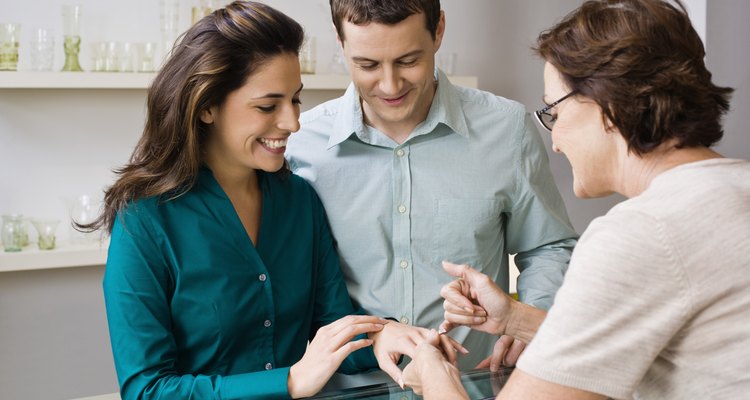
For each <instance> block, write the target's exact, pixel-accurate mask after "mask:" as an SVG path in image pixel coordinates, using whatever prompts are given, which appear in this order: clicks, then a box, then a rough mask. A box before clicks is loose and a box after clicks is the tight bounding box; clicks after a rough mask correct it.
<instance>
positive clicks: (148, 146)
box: [76, 1, 304, 233]
mask: <svg viewBox="0 0 750 400" xmlns="http://www.w3.org/2000/svg"><path fill="white" fill-rule="evenodd" d="M303 38H304V32H303V29H302V27H301V26H300V25H299V24H298V23H297V22H295V21H294V20H293V19H291V18H289V17H288V16H286V15H285V14H283V13H281V12H279V11H278V10H275V9H273V8H271V7H269V6H267V5H264V4H261V3H257V2H253V1H235V2H233V3H232V4H230V5H228V6H227V7H226V8H223V9H218V10H216V11H214V12H213V13H212V14H211V15H208V16H206V17H205V18H203V19H201V20H200V21H198V22H197V23H196V24H195V25H193V26H192V27H191V28H190V29H188V30H187V31H186V32H185V33H184V34H183V35H182V36H181V38H180V39H178V41H177V42H176V44H175V45H174V47H173V49H172V52H171V55H170V56H169V58H168V60H167V61H166V62H165V64H164V66H163V67H162V68H161V70H160V71H159V73H158V74H157V75H156V78H155V79H154V82H153V83H152V84H151V87H150V88H149V90H148V95H147V100H146V103H147V109H146V124H145V127H144V129H143V135H142V136H141V138H140V140H139V141H138V144H137V145H136V147H135V149H134V151H133V154H132V155H131V157H130V160H129V162H128V163H127V164H126V165H125V166H123V167H121V168H119V169H116V170H115V171H114V172H115V173H116V174H117V175H118V179H117V180H116V182H115V183H114V184H113V185H112V186H111V187H109V188H108V189H107V190H105V192H104V209H103V211H102V214H101V215H100V216H99V217H98V218H97V219H96V220H95V221H94V222H92V223H90V224H84V225H77V226H76V227H77V228H78V229H80V230H83V231H95V230H98V229H102V228H106V230H107V232H108V233H111V232H112V226H113V224H114V221H115V218H116V217H117V213H118V212H120V211H121V210H123V209H124V208H125V207H127V205H128V203H129V202H131V201H134V200H138V199H142V198H148V197H154V196H161V197H162V198H164V200H165V201H169V200H171V199H174V198H177V197H179V196H181V195H182V194H184V193H186V192H187V191H189V190H190V189H191V188H192V187H193V185H194V184H195V181H196V177H197V174H198V171H199V169H200V166H201V163H202V160H203V154H202V147H203V144H204V143H205V140H206V135H208V134H209V129H208V125H206V124H205V123H203V122H202V121H201V120H200V118H199V116H200V113H201V111H203V110H206V109H208V108H210V107H212V106H216V105H221V104H222V103H223V102H224V101H225V100H226V97H227V95H228V94H229V93H231V92H232V91H234V90H236V89H238V88H240V87H241V86H242V85H243V84H244V83H245V81H246V80H247V78H248V77H249V76H250V75H251V74H252V73H253V72H254V71H255V70H257V68H258V67H260V66H261V65H263V63H264V62H266V61H268V60H269V59H270V58H271V57H273V56H276V55H279V54H283V53H292V54H299V48H300V46H301V44H302V40H303ZM282 170H283V171H282V172H281V173H284V172H288V167H287V166H285V167H284V168H282Z"/></svg>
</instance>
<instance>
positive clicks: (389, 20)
mask: <svg viewBox="0 0 750 400" xmlns="http://www.w3.org/2000/svg"><path fill="white" fill-rule="evenodd" d="M378 5H379V7H377V9H376V8H375V7H373V4H372V1H368V0H358V1H347V2H342V1H340V0H332V1H331V6H332V14H333V16H334V24H335V25H336V28H337V32H338V36H339V40H340V42H341V45H342V46H343V50H344V55H345V57H346V59H347V62H348V65H349V69H350V71H351V74H352V80H353V84H352V85H350V86H349V88H348V89H347V91H346V93H345V94H344V96H342V97H340V98H338V99H334V100H332V101H329V102H327V103H324V104H322V105H320V106H318V107H316V108H314V109H312V110H310V111H308V112H306V113H304V114H303V115H302V117H301V130H300V131H299V132H298V133H296V134H294V135H292V136H291V138H290V140H289V144H288V147H287V152H286V154H287V157H288V158H289V161H290V164H291V167H292V169H293V170H294V172H295V173H297V174H299V175H301V176H303V177H304V178H306V179H307V180H308V181H309V182H310V183H312V185H313V186H314V188H315V189H316V191H317V192H318V194H319V195H320V197H321V199H322V201H323V203H324V206H325V208H326V210H327V213H328V218H329V220H330V223H331V227H332V230H333V235H334V237H335V239H336V241H337V242H338V250H339V254H340V256H341V260H342V268H343V270H344V275H345V278H346V282H347V286H348V289H349V293H350V294H351V296H352V297H353V298H354V300H355V301H356V302H357V303H359V305H361V306H362V307H363V308H364V309H365V310H366V311H367V312H368V313H370V314H374V315H385V316H394V317H396V318H398V319H400V320H401V322H403V323H409V324H414V325H418V326H424V327H431V328H437V327H438V325H439V324H440V323H441V322H442V321H443V306H442V304H443V300H442V298H441V297H440V288H441V287H442V286H443V285H444V284H446V283H447V282H449V281H450V280H451V277H450V276H449V275H447V274H446V273H445V272H444V271H443V270H442V267H441V261H443V260H449V261H453V262H457V263H467V264H471V265H474V266H475V267H476V268H477V269H479V270H480V271H482V272H483V273H485V274H487V275H488V276H490V277H491V278H492V279H493V280H494V281H495V282H496V283H497V284H498V285H500V287H502V288H503V289H504V290H506V291H507V290H508V254H515V253H517V255H516V258H515V262H516V264H517V265H518V267H519V269H520V270H521V275H520V277H519V280H518V291H519V296H520V299H521V301H524V302H526V303H528V304H531V305H533V306H535V307H539V308H542V309H545V310H546V309H548V308H549V307H550V306H551V304H552V300H553V298H554V295H555V292H556V291H557V289H558V288H559V286H560V285H561V284H562V281H563V276H564V274H565V271H566V268H567V264H568V261H569V259H570V253H571V251H572V249H573V247H574V246H575V243H576V237H577V235H576V233H575V231H574V230H573V228H572V226H571V224H570V222H569V220H568V217H567V214H566V212H565V207H564V204H563V202H562V199H561V197H560V194H559V192H558V191H557V187H556V186H555V184H554V181H553V179H552V175H551V174H550V171H549V166H548V160H547V156H546V152H545V150H544V146H543V142H542V140H541V138H540V137H539V134H538V132H537V131H536V129H535V127H534V126H533V125H532V122H531V119H530V118H529V117H528V115H527V114H526V112H525V110H524V107H523V106H522V105H520V104H518V103H516V102H513V101H510V100H507V99H504V98H501V97H498V96H495V95H493V94H491V93H487V92H482V91H479V90H475V89H467V88H461V87H456V86H453V85H452V84H451V83H450V81H449V80H448V79H447V77H446V76H445V75H444V74H443V73H442V72H441V71H439V70H437V69H436V68H435V63H434V58H435V57H434V56H435V52H437V50H438V48H439V47H440V42H441V40H442V36H443V32H444V30H445V19H444V16H443V13H442V12H441V11H440V4H439V0H384V1H379V2H378ZM368 7H369V9H368ZM394 21H396V22H394ZM450 334H451V335H452V336H453V337H455V338H456V339H458V340H459V341H462V342H463V343H464V345H465V347H467V348H468V349H469V350H470V351H471V354H469V355H468V356H465V357H463V358H462V359H460V361H461V362H460V365H461V366H462V367H463V368H472V367H474V366H476V365H477V364H478V363H479V362H480V361H482V360H483V359H484V358H485V357H487V356H488V355H489V354H490V353H491V352H492V349H493V347H494V345H495V342H496V341H497V339H498V338H497V337H491V336H489V335H486V334H483V333H481V332H476V331H472V332H469V331H468V330H460V329H457V330H456V331H454V332H451V333H450Z"/></svg>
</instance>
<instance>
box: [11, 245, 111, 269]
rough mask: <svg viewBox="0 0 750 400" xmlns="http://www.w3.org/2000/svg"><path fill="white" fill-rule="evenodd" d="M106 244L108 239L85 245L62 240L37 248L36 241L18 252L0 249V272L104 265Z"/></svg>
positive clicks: (105, 261)
mask: <svg viewBox="0 0 750 400" xmlns="http://www.w3.org/2000/svg"><path fill="white" fill-rule="evenodd" d="M108 246H109V241H103V242H97V243H92V244H85V245H84V244H70V243H65V242H62V243H59V244H58V246H57V247H56V248H54V249H52V250H39V249H38V248H37V246H36V243H31V244H30V245H29V246H26V247H24V248H23V250H21V251H19V252H13V253H8V252H4V251H2V250H1V249H0V272H11V271H28V270H37V269H51V268H70V267H89V266H94V265H104V264H106V263H107V248H108Z"/></svg>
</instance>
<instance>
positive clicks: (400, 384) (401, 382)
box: [398, 378, 404, 389]
mask: <svg viewBox="0 0 750 400" xmlns="http://www.w3.org/2000/svg"><path fill="white" fill-rule="evenodd" d="M398 385H399V386H400V387H401V389H403V388H404V378H398Z"/></svg>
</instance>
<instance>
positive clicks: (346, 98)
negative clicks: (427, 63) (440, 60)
mask: <svg viewBox="0 0 750 400" xmlns="http://www.w3.org/2000/svg"><path fill="white" fill-rule="evenodd" d="M435 78H436V79H437V81H438V87H437V91H436V92H435V97H433V99H432V105H431V106H430V111H429V112H428V113H427V118H426V119H425V120H424V121H423V122H422V123H421V124H419V125H417V127H416V128H415V129H414V132H412V134H411V135H410V137H414V136H420V135H425V134H428V133H430V132H432V131H434V130H435V128H436V127H437V125H438V124H444V125H446V126H447V127H448V128H450V129H451V130H452V131H454V132H456V133H457V134H459V135H461V136H463V137H468V135H469V134H468V131H469V130H468V126H467V124H466V116H465V115H464V112H463V108H462V107H461V96H460V93H459V92H458V89H457V88H456V87H455V86H453V84H452V83H451V82H450V80H448V77H447V76H446V75H445V74H444V73H443V71H441V70H439V69H438V68H435ZM352 135H356V136H357V137H359V138H360V139H362V140H363V141H368V139H369V133H368V130H367V128H366V127H365V123H364V114H363V112H362V103H361V101H360V97H359V92H358V91H357V88H356V87H355V86H354V83H350V84H349V87H348V88H347V89H346V92H345V93H344V95H343V96H342V97H341V99H340V101H339V109H338V112H337V113H336V119H335V120H334V124H333V132H332V134H331V136H330V138H329V139H328V149H330V148H332V147H334V146H336V145H338V144H340V143H342V142H343V141H345V140H346V139H348V138H349V137H350V136H352Z"/></svg>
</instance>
